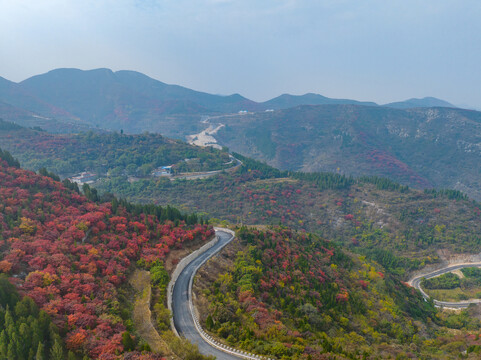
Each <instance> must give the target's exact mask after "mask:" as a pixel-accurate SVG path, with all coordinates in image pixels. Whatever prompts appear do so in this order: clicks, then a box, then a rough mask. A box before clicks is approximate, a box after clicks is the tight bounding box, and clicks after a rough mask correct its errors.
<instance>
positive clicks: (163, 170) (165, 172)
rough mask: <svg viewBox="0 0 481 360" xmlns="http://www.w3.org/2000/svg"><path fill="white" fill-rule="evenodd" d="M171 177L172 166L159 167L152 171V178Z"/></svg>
mask: <svg viewBox="0 0 481 360" xmlns="http://www.w3.org/2000/svg"><path fill="white" fill-rule="evenodd" d="M171 175H172V165H170V166H161V167H159V168H157V169H156V170H154V171H152V176H171Z"/></svg>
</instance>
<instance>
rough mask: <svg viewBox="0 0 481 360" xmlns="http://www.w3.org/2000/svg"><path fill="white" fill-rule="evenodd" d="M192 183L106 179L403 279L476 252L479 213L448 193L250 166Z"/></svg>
mask: <svg viewBox="0 0 481 360" xmlns="http://www.w3.org/2000/svg"><path fill="white" fill-rule="evenodd" d="M236 156H238V157H239V158H240V159H241V160H242V161H243V163H244V165H243V166H242V167H241V168H240V169H238V171H237V172H235V173H232V174H220V175H218V176H216V177H212V178H210V179H205V180H197V181H175V182H171V181H167V180H162V179H160V180H157V181H152V180H145V181H138V182H134V183H128V182H126V181H124V180H122V179H121V178H112V179H109V180H106V181H104V182H101V183H100V184H99V190H100V191H107V192H113V193H116V194H118V195H119V196H123V197H127V198H128V199H129V200H131V201H140V202H145V203H148V202H151V201H154V202H156V203H157V204H169V203H170V204H175V205H176V206H178V207H181V208H182V209H185V210H189V211H194V210H195V211H197V212H206V213H207V214H208V215H209V217H213V218H218V219H221V220H222V219H224V220H228V221H229V222H231V223H234V224H251V225H255V224H256V225H283V226H288V227H291V228H293V229H299V230H305V231H308V232H313V233H317V234H320V235H322V236H325V237H327V238H329V239H331V240H335V241H337V242H340V243H343V244H344V245H345V246H347V247H348V248H350V249H352V250H353V251H357V252H359V251H361V252H364V253H365V254H366V255H369V256H371V257H373V258H375V259H376V260H377V261H379V262H381V263H382V264H383V265H384V266H386V267H387V268H389V269H390V270H391V271H394V272H397V273H400V274H405V273H408V272H409V271H411V270H414V269H419V268H422V267H424V266H425V265H426V264H429V263H433V262H439V261H441V259H442V258H443V257H444V256H446V254H451V255H453V254H460V253H471V254H474V253H479V252H480V251H481V235H480V234H481V210H480V209H481V207H480V205H479V204H477V203H474V202H473V201H471V200H469V199H467V198H466V195H464V194H462V193H460V192H459V191H454V190H439V191H434V190H429V191H427V190H426V191H423V190H416V189H411V188H408V187H406V186H403V185H399V184H397V183H394V182H392V181H390V180H387V179H382V178H377V177H363V178H350V177H345V176H342V175H337V174H329V173H289V172H282V171H279V170H277V169H274V168H271V167H269V166H266V165H264V164H262V163H259V162H256V161H253V160H249V159H247V158H244V157H241V156H239V155H238V154H236Z"/></svg>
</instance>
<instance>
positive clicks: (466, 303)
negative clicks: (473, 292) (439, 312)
mask: <svg viewBox="0 0 481 360" xmlns="http://www.w3.org/2000/svg"><path fill="white" fill-rule="evenodd" d="M476 266H481V263H471V264H459V265H451V266H448V267H445V268H443V269H439V270H436V271H433V272H432V273H429V274H425V275H420V276H416V277H415V278H413V279H412V280H411V281H410V283H411V285H412V286H413V287H414V288H416V289H418V290H419V291H420V292H421V294H423V296H424V298H426V299H427V298H429V295H428V294H426V293H425V292H424V290H423V289H422V288H421V280H422V279H423V278H426V279H431V278H433V277H436V276H439V275H442V274H446V273H448V272H451V271H453V270H458V269H462V268H466V267H476ZM433 301H434V305H436V306H442V307H447V308H453V309H463V308H467V307H468V306H469V305H470V304H478V303H481V299H474V300H469V301H460V302H448V301H438V300H434V299H433Z"/></svg>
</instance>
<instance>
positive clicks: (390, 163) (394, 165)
mask: <svg viewBox="0 0 481 360" xmlns="http://www.w3.org/2000/svg"><path fill="white" fill-rule="evenodd" d="M215 120H216V121H217V122H218V123H222V124H223V125H224V126H223V127H222V128H220V129H219V131H218V132H217V133H216V134H215V138H216V140H217V141H218V143H219V144H220V145H222V146H227V147H228V148H229V149H231V150H232V151H235V152H237V153H240V154H243V155H245V156H248V157H252V158H255V159H258V160H262V161H266V162H267V163H268V164H269V165H271V166H274V167H277V168H279V169H283V170H300V171H305V172H317V171H328V172H338V173H342V174H349V175H355V176H362V175H377V176H381V177H387V178H390V179H393V180H394V181H396V182H400V183H402V184H406V185H410V186H413V187H417V188H430V187H435V188H451V189H457V190H461V191H463V192H465V193H466V194H468V195H469V196H471V197H472V198H473V199H477V200H481V191H480V190H479V189H481V181H480V179H481V176H480V175H481V172H480V171H481V170H480V167H479V159H480V156H481V145H480V144H479V139H480V138H481V112H477V111H473V110H464V109H456V108H445V107H438V108H414V109H394V108H388V107H381V106H378V107H368V106H360V105H350V104H347V105H309V106H299V107H295V108H289V109H285V110H278V111H273V112H258V113H253V114H245V115H237V116H224V117H219V118H217V119H215Z"/></svg>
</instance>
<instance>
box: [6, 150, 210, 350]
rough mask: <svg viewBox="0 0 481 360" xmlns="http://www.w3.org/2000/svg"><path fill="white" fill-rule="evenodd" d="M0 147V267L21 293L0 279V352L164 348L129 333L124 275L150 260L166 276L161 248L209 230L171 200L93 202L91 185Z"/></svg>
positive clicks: (165, 252) (200, 236)
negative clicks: (34, 166)
mask: <svg viewBox="0 0 481 360" xmlns="http://www.w3.org/2000/svg"><path fill="white" fill-rule="evenodd" d="M0 155H1V157H2V158H1V159H0V244H1V250H2V251H1V254H0V256H1V257H0V259H1V260H0V272H1V273H3V274H5V275H2V276H7V277H8V278H9V281H10V282H11V283H12V284H14V285H15V287H16V289H18V291H19V293H20V295H21V296H23V297H24V298H23V300H21V301H20V302H18V301H19V297H18V296H16V295H15V292H14V291H12V290H11V289H10V288H9V286H8V284H6V283H5V277H1V278H0V285H1V286H0V302H1V303H2V306H3V307H2V310H1V311H0V319H4V322H2V323H0V329H1V330H3V331H2V332H1V333H0V354H7V356H6V358H8V359H34V358H35V356H36V354H38V356H39V357H36V359H40V358H45V359H47V358H48V359H65V358H67V356H68V359H89V358H91V359H119V358H125V359H146V360H147V359H161V358H162V355H172V353H164V354H156V355H153V354H151V353H149V352H148V349H149V347H148V345H146V344H145V343H143V342H142V341H140V339H139V338H138V336H136V329H135V328H134V327H133V324H132V320H131V311H132V303H133V300H132V296H133V294H132V291H131V290H130V288H129V286H128V285H127V278H128V276H129V274H130V273H131V272H132V270H133V269H135V268H136V266H141V267H143V268H146V269H147V270H148V269H150V268H151V267H155V269H153V272H155V271H157V272H159V271H161V272H162V271H163V277H165V276H167V279H168V276H169V275H168V273H165V269H164V268H163V266H162V262H163V260H165V259H166V258H167V257H168V254H169V253H170V252H171V251H174V250H176V249H181V248H182V247H183V246H184V245H185V244H190V243H193V242H198V243H202V242H205V241H206V240H208V239H210V238H211V237H212V235H213V229H212V228H211V227H209V226H207V225H202V224H201V223H203V220H202V219H199V218H198V217H197V216H196V215H194V214H192V215H184V214H182V213H181V212H179V211H178V210H177V209H175V208H172V207H159V206H140V205H131V204H129V203H127V202H125V201H118V200H117V199H115V198H112V197H110V199H111V201H110V202H102V201H101V199H99V197H98V195H97V193H96V191H95V189H89V188H88V187H85V188H84V192H85V195H86V196H87V197H88V198H89V199H87V197H86V196H84V195H82V194H81V193H78V192H77V191H76V190H75V189H76V187H75V186H73V184H70V183H69V182H64V183H60V182H58V181H55V180H54V179H52V177H55V176H53V175H52V174H48V173H47V174H46V175H47V176H42V175H37V174H36V173H34V172H31V171H26V170H23V169H21V168H19V167H18V162H17V161H16V160H14V159H13V158H12V156H11V155H10V154H8V153H7V152H3V151H2V152H1V153H0ZM92 200H95V201H96V202H94V201H92ZM7 292H8V293H7ZM29 298H30V299H33V302H32V301H31V300H29ZM163 300H165V299H163ZM162 302H163V301H162V300H161V303H162ZM37 307H38V309H40V312H39V310H38V309H37ZM49 319H51V325H49V324H50V320H49ZM25 323H27V325H25ZM59 335H60V337H59ZM60 339H63V341H61V340H60ZM39 344H41V345H39ZM140 351H144V352H145V354H144V355H142V354H141V352H140ZM54 353H55V354H56V355H51V356H50V357H49V354H54ZM12 354H14V355H12ZM127 354H128V356H127ZM10 355H12V356H10ZM42 356H44V357H42ZM173 356H174V355H173Z"/></svg>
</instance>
